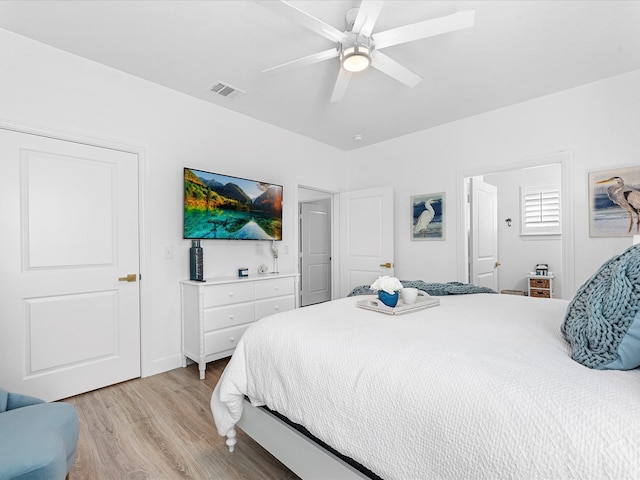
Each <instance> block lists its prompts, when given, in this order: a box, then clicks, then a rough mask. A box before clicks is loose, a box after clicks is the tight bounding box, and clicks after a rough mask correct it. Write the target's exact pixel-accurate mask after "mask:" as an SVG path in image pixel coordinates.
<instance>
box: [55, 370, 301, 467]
mask: <svg viewBox="0 0 640 480" xmlns="http://www.w3.org/2000/svg"><path fill="white" fill-rule="evenodd" d="M227 361H228V359H223V360H218V361H216V362H210V363H209V364H208V365H207V373H206V378H205V380H202V381H201V380H200V379H199V375H198V367H197V365H195V364H194V365H190V366H189V367H187V368H178V369H176V370H172V371H170V372H165V373H162V374H159V375H154V376H152V377H148V378H139V379H135V380H131V381H128V382H124V383H120V384H117V385H113V386H111V387H106V388H103V389H100V390H96V391H93V392H88V393H85V394H82V395H78V396H76V397H71V398H68V399H66V400H65V401H66V402H69V403H72V404H73V405H74V406H75V407H76V410H77V412H78V417H79V419H80V440H79V442H78V455H77V458H76V461H75V464H74V466H73V468H72V470H71V473H70V480H81V479H82V480H101V479H106V480H120V479H136V480H138V479H140V480H142V479H154V480H155V479H158V480H165V479H166V480H173V479H211V480H214V479H215V480H226V479H248V480H251V479H276V480H290V479H297V478H298V477H297V476H296V475H295V474H294V473H292V472H291V471H290V470H289V469H287V467H285V466H284V465H282V464H281V463H280V462H279V461H278V460H276V459H275V458H274V457H273V456H271V455H270V454H269V453H268V452H267V451H266V450H264V449H263V448H262V447H260V446H259V445H258V444H257V443H255V442H254V441H253V440H252V439H251V438H249V437H248V436H247V435H245V434H244V432H242V431H241V430H239V431H238V444H237V446H236V450H235V452H234V453H229V451H228V449H227V446H226V445H225V443H224V442H225V438H224V437H220V436H219V435H218V433H217V432H216V430H215V425H214V423H213V417H212V415H211V410H210V408H209V401H210V399H211V393H212V391H213V387H214V386H215V384H216V383H217V381H218V378H219V377H220V374H221V373H222V370H223V369H224V367H225V365H226V363H227Z"/></svg>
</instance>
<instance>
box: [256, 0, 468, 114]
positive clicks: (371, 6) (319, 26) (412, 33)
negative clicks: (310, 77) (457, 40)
mask: <svg viewBox="0 0 640 480" xmlns="http://www.w3.org/2000/svg"><path fill="white" fill-rule="evenodd" d="M260 3H261V5H265V6H266V7H268V8H270V9H271V10H273V11H275V12H277V13H279V14H281V15H283V16H284V17H287V18H289V19H291V20H293V21H294V22H296V23H298V24H300V25H302V26H303V27H305V28H307V29H309V30H311V31H312V32H315V33H317V34H318V35H321V36H323V37H325V38H327V39H329V40H331V41H333V42H335V43H336V46H335V47H334V48H331V49H329V50H325V51H323V52H319V53H315V54H313V55H309V56H306V57H303V58H299V59H297V60H293V61H291V62H287V63H284V64H282V65H277V66H275V67H271V68H268V69H266V70H263V73H267V72H273V71H275V70H278V71H285V70H291V69H294V68H298V67H302V66H306V65H312V64H314V63H318V62H323V61H325V60H330V59H332V58H336V57H339V58H340V70H339V72H338V78H337V80H336V83H335V86H334V88H333V94H332V95H331V101H332V102H339V101H340V100H342V98H343V97H344V94H345V92H346V91H347V87H348V85H349V81H350V80H351V76H352V74H354V73H357V72H361V71H363V70H366V69H367V68H368V67H369V66H371V67H373V68H376V69H378V70H380V71H381V72H383V73H385V74H387V75H389V76H390V77H392V78H395V79H396V80H398V81H399V82H401V83H403V84H405V85H407V86H409V87H415V86H416V85H417V84H418V83H420V82H421V81H422V77H420V76H419V75H417V74H415V73H414V72H412V71H411V70H409V69H408V68H406V67H403V66H402V65H400V64H399V63H398V62H396V61H395V60H393V59H392V58H390V57H388V56H387V55H385V54H384V53H382V52H381V51H380V50H382V49H383V48H387V47H392V46H394V45H400V44H402V43H407V42H412V41H414V40H420V39H422V38H426V37H432V36H435V35H440V34H442V33H448V32H453V31H456V30H461V29H463V28H468V27H472V26H473V23H474V19H475V10H465V11H461V12H457V13H453V14H451V15H446V16H444V17H438V18H433V19H430V20H425V21H422V22H418V23H413V24H410V25H405V26H402V27H398V28H392V29H391V30H386V31H384V32H378V33H373V28H374V26H375V24H376V21H377V20H378V16H379V15H380V10H381V9H382V4H383V3H384V2H382V1H377V0H362V2H361V3H360V6H359V7H352V8H350V9H349V10H348V11H347V13H346V15H345V20H346V21H347V25H348V26H349V27H350V30H348V31H345V32H341V31H340V30H338V29H337V28H334V27H332V26H331V25H328V24H326V23H325V22H323V21H322V20H319V19H317V18H315V17H313V16H311V15H309V14H308V13H306V12H304V11H302V10H300V9H299V8H297V7H296V6H294V5H292V4H291V3H288V2H286V1H284V0H280V1H268V2H260Z"/></svg>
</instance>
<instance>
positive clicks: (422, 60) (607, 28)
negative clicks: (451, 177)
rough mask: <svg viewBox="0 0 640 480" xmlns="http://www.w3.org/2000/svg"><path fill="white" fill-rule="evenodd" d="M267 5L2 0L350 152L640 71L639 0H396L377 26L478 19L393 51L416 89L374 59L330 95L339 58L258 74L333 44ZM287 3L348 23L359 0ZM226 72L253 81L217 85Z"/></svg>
mask: <svg viewBox="0 0 640 480" xmlns="http://www.w3.org/2000/svg"><path fill="white" fill-rule="evenodd" d="M260 3H261V2H254V1H249V0H246V1H245V0H235V1H221V0H217V1H57V0H47V1H28V2H27V1H6V0H5V1H0V27H1V28H5V29H7V30H10V31H13V32H16V33H19V34H21V35H24V36H27V37H31V38H33V39H36V40H39V41H41V42H44V43H47V44H49V45H52V46H55V47H57V48H60V49H62V50H66V51H69V52H72V53H74V54H77V55H80V56H82V57H86V58H89V59H91V60H94V61H96V62H99V63H103V64H105V65H109V66H111V67H113V68H116V69H118V70H122V71H125V72H128V73H131V74H133V75H136V76H138V77H142V78H145V79H147V80H150V81H152V82H155V83H158V84H160V85H164V86H166V87H169V88H172V89H174V90H178V91H181V92H184V93H186V94H188V95H191V96H193V97H197V98H200V99H203V100H206V101H208V102H211V103H215V104H217V105H220V106H221V107H224V108H228V109H230V110H234V111H236V112H240V113H242V114H245V115H248V116H250V117H254V118H256V119H259V120H262V121H265V122H267V123H270V124H273V125H277V126H279V127H282V128H284V129H287V130H291V131H293V132H297V133H299V134H301V135H305V136H307V137H310V138H313V139H316V140H318V141H320V142H323V143H326V144H329V145H333V146H335V147H337V148H340V149H343V150H350V149H354V148H358V147H361V146H365V145H370V144H373V143H377V142H381V141H384V140H388V139H391V138H395V137H399V136H402V135H406V134H408V133H412V132H415V131H419V130H423V129H426V128H430V127H433V126H436V125H440V124H443V123H446V122H451V121H454V120H457V119H460V118H465V117H469V116H472V115H477V114H479V113H483V112H487V111H490V110H494V109H497V108H501V107H504V106H508V105H512V104H515V103H518V102H522V101H525V100H528V99H531V98H536V97H540V96H543V95H547V94H551V93H554V92H558V91H561V90H565V89H569V88H572V87H575V86H578V85H582V84H585V83H589V82H593V81H596V80H600V79H603V78H607V77H610V76H613V75H618V74H621V73H625V72H629V71H632V70H636V69H640V1H595V0H588V1H580V0H571V1H561V0H556V1H539V0H535V1H504V0H503V1H404V0H388V1H387V2H385V4H384V6H383V8H382V12H381V14H380V17H379V20H378V22H377V24H376V27H375V28H374V31H373V35H374V37H375V33H376V32H378V31H384V30H387V29H390V28H394V27H398V26H402V25H405V24H409V23H415V22H418V21H422V20H426V19H430V18H434V17H438V16H442V15H446V14H449V13H453V12H456V11H460V10H466V9H475V11H476V21H475V26H474V27H473V28H470V29H466V30H460V31H457V32H452V33H447V34H444V35H440V36H437V37H431V38H426V39H422V40H418V41H415V42H411V43H407V44H403V45H398V46H395V47H390V48H387V49H385V51H384V52H385V53H386V54H387V55H388V56H390V57H392V58H393V59H394V60H396V61H398V62H400V63H401V64H402V65H404V66H405V67H407V68H409V69H410V70H412V71H414V72H416V73H417V74H418V75H420V76H422V77H423V78H424V81H422V82H421V83H420V84H418V85H417V86H416V87H414V88H409V87H406V86H404V85H402V84H401V83H399V82H397V81H395V80H393V79H391V78H389V77H387V76H385V75H384V74H382V73H380V72H379V71H377V70H374V69H369V70H367V71H365V72H363V73H361V74H358V75H357V76H354V78H353V79H352V80H351V83H350V84H349V88H348V90H347V93H346V95H345V98H344V100H343V101H342V102H339V103H330V102H329V99H330V97H331V92H332V89H333V85H334V82H335V79H336V76H337V73H338V68H339V65H338V59H332V60H328V61H325V62H323V63H319V64H315V65H311V66H307V67H302V68H300V69H297V70H295V71H288V72H283V73H280V74H272V75H267V74H263V73H260V72H261V70H263V69H265V68H268V67H272V66H275V65H279V64H282V63H285V62H287V61H290V60H294V59H297V58H300V57H303V56H306V55H310V54H312V53H316V52H319V51H322V50H326V49H329V48H331V47H332V43H331V42H330V41H329V40H327V39H325V38H323V37H321V36H319V35H317V34H314V33H312V32H310V31H308V30H306V29H305V28H303V27H301V26H299V25H297V24H294V23H293V22H292V21H290V20H287V19H285V18H283V17H281V16H279V15H278V14H276V13H275V12H273V11H271V10H270V9H268V8H265V7H264V6H263V5H261V4H260ZM291 3H294V4H295V5H296V6H297V7H298V8H300V9H302V10H304V11H306V12H308V13H309V14H311V15H313V16H316V17H318V18H319V19H321V20H323V21H324V22H326V23H328V24H330V25H333V26H335V27H336V28H338V29H340V30H346V28H347V27H346V24H345V20H344V14H345V12H346V10H347V9H348V8H349V7H351V6H354V5H357V4H358V3H359V2H357V1H350V0H344V1H326V0H322V1H302V0H299V1H295V0H292V2H291ZM218 81H223V82H227V83H229V84H231V85H233V86H234V87H237V88H239V89H242V90H244V91H246V92H247V93H246V95H243V96H241V97H238V98H236V99H233V100H230V99H227V98H222V97H220V96H217V95H214V94H213V93H211V92H210V91H209V88H210V87H211V86H212V85H213V84H214V83H216V82H218ZM354 135H362V136H363V140H362V141H360V142H355V141H354V140H353V136H354Z"/></svg>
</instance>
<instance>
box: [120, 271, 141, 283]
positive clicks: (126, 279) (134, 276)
mask: <svg viewBox="0 0 640 480" xmlns="http://www.w3.org/2000/svg"><path fill="white" fill-rule="evenodd" d="M137 279H138V274H136V273H129V274H128V275H127V276H126V277H119V278H118V281H119V282H135V281H136V280H137Z"/></svg>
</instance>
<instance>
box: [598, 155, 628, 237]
mask: <svg viewBox="0 0 640 480" xmlns="http://www.w3.org/2000/svg"><path fill="white" fill-rule="evenodd" d="M588 181H589V192H588V195H589V236H590V237H630V236H633V235H639V234H640V167H627V168H616V169H611V170H600V171H595V172H589V178H588Z"/></svg>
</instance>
